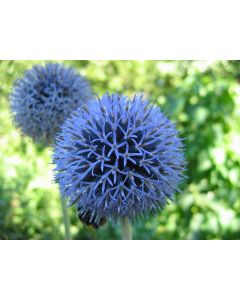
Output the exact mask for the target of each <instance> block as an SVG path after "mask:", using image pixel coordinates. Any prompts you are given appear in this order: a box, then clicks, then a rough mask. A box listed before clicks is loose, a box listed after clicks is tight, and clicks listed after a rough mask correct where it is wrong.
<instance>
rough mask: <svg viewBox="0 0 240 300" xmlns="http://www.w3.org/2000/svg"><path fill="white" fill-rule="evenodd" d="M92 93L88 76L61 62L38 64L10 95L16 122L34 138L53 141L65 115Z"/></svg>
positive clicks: (25, 132)
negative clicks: (84, 76) (85, 76)
mask: <svg viewBox="0 0 240 300" xmlns="http://www.w3.org/2000/svg"><path fill="white" fill-rule="evenodd" d="M91 97H92V91H91V88H90V85H89V83H88V82H87V80H86V79H85V78H83V77H82V76H80V75H78V74H77V73H76V72H75V71H74V70H73V69H72V68H67V67H64V66H63V65H61V64H58V63H48V64H46V66H40V65H35V66H34V67H33V68H32V69H31V70H28V71H26V72H25V75H24V77H23V78H22V79H19V80H17V81H16V82H15V85H14V87H13V91H12V94H11V96H10V100H11V108H12V111H13V115H14V120H15V123H16V125H17V126H18V127H20V128H21V130H22V132H23V133H24V134H26V135H28V136H30V137H32V138H33V139H34V140H35V141H41V142H45V143H47V144H48V143H51V142H52V140H53V138H54V136H55V135H56V132H57V131H58V130H59V127H60V125H61V124H62V123H63V121H64V119H65V117H67V116H69V115H70V113H71V112H72V110H74V109H76V108H77V107H78V106H79V105H81V104H83V103H84V102H85V101H86V100H87V99H88V98H91Z"/></svg>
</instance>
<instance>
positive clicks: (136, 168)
mask: <svg viewBox="0 0 240 300" xmlns="http://www.w3.org/2000/svg"><path fill="white" fill-rule="evenodd" d="M53 160H54V163H55V165H56V168H55V171H56V175H55V179H56V181H57V182H58V183H59V185H60V190H61V193H62V195H63V196H64V197H67V198H68V199H69V205H72V204H74V203H77V206H78V209H79V210H80V211H81V212H82V214H86V215H89V213H90V214H91V216H92V219H93V220H100V218H111V219H115V220H116V219H118V218H119V217H128V218H129V219H130V220H132V219H134V218H135V217H138V216H143V215H148V214H149V213H155V212H157V211H159V210H161V209H162V208H163V207H164V206H165V205H166V203H167V201H168V199H173V195H174V193H175V191H177V190H178V188H177V186H178V184H179V183H180V181H181V179H182V178H183V174H182V173H183V171H184V166H185V160H184V155H183V145H182V141H181V139H180V138H179V137H178V132H177V130H176V128H175V124H174V123H172V122H171V121H170V120H169V119H168V118H166V117H165V116H164V115H163V114H162V113H161V111H160V109H159V108H158V107H155V106H153V105H152V104H150V103H149V101H144V100H142V97H141V96H135V97H134V98H133V100H130V99H128V98H127V97H125V96H121V95H115V94H114V95H109V94H105V95H104V96H103V97H102V98H101V99H99V100H95V101H94V102H89V103H88V104H87V105H86V106H84V107H82V108H80V109H78V110H77V111H76V112H75V113H74V114H73V115H72V116H71V117H70V118H69V119H68V120H67V121H66V122H65V123H64V124H63V126H62V131H61V133H60V134H59V136H58V137H57V140H56V145H55V151H54V155H53Z"/></svg>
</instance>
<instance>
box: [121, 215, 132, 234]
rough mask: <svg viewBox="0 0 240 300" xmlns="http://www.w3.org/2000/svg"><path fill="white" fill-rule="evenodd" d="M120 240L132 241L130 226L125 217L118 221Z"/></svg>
mask: <svg viewBox="0 0 240 300" xmlns="http://www.w3.org/2000/svg"><path fill="white" fill-rule="evenodd" d="M120 225H121V232H122V240H132V226H131V223H130V222H129V219H128V218H127V217H122V218H121V219H120Z"/></svg>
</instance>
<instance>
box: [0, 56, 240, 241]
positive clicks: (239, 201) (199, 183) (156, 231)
mask: <svg viewBox="0 0 240 300" xmlns="http://www.w3.org/2000/svg"><path fill="white" fill-rule="evenodd" d="M60 62H61V61H60ZM36 63H39V64H44V63H45V62H43V61H0V239H62V238H63V236H64V228H63V225H62V223H61V218H62V217H61V208H60V198H59V191H58V186H57V185H56V184H54V183H53V182H52V180H53V175H52V167H53V166H52V165H51V152H52V150H51V149H48V148H47V149H46V148H44V147H42V146H41V145H35V144H34V143H33V142H32V141H31V139H30V138H28V137H24V136H22V135H21V133H20V131H19V130H18V129H16V128H15V127H14V126H13V124H12V119H11V112H10V110H9V93H10V92H11V88H12V85H13V83H14V80H16V79H17V78H18V77H20V76H22V75H23V73H24V71H25V70H26V69H29V68H31V67H32V65H33V64H36ZM62 63H64V64H65V65H68V66H72V67H75V68H76V69H77V71H78V72H79V73H80V74H81V75H84V76H86V77H87V78H88V80H89V81H90V83H91V84H92V87H93V89H94V91H95V92H96V93H97V94H100V95H102V94H103V93H105V92H106V91H109V92H119V93H124V94H126V95H128V96H132V95H133V94H134V93H136V92H137V93H139V92H142V93H144V95H145V97H148V98H150V100H151V101H152V102H153V103H155V104H156V105H159V106H160V107H161V108H162V110H163V111H164V112H166V114H167V115H168V116H169V117H170V118H171V119H173V120H174V121H176V122H177V127H178V129H179V130H180V131H181V135H182V137H184V138H185V145H186V158H187V161H188V171H187V174H186V175H187V176H188V179H187V180H186V181H185V182H184V183H183V184H182V186H181V188H182V193H181V194H177V195H176V197H175V200H176V202H175V203H171V204H169V205H168V206H167V207H166V208H165V210H164V211H162V212H161V213H159V214H158V215H157V216H155V217H151V218H149V219H147V220H142V221H138V222H136V223H135V224H134V239H240V62H238V61H64V62H63V61H62ZM69 212H70V216H71V224H72V225H71V230H72V233H73V235H74V238H75V239H119V238H120V232H119V226H118V225H117V224H114V223H109V224H108V225H106V226H105V227H103V228H102V229H99V230H98V231H94V230H92V229H90V228H87V227H85V226H83V225H82V224H81V223H80V222H79V221H78V219H77V216H76V211H75V209H74V208H73V207H72V208H70V209H69Z"/></svg>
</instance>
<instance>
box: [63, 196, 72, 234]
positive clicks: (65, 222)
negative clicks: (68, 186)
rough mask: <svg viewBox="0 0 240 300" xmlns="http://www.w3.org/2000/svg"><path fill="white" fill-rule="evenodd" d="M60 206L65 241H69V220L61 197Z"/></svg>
mask: <svg viewBox="0 0 240 300" xmlns="http://www.w3.org/2000/svg"><path fill="white" fill-rule="evenodd" d="M61 204H62V214H63V224H64V229H65V240H71V239H72V236H71V232H70V220H69V215H68V209H67V203H66V201H65V200H64V199H63V198H62V197H61Z"/></svg>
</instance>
